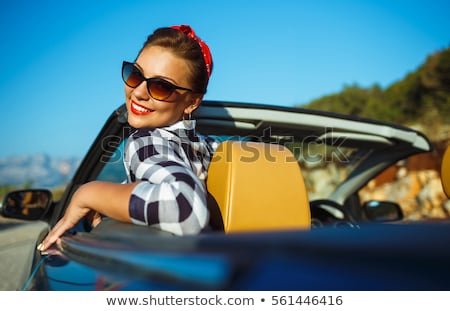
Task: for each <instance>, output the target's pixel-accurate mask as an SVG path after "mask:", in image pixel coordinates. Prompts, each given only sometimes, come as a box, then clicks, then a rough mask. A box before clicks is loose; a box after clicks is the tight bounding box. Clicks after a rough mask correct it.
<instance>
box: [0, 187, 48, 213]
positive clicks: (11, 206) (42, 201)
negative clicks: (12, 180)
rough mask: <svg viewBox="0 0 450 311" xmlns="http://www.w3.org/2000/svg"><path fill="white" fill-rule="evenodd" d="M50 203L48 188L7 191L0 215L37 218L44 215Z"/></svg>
mask: <svg viewBox="0 0 450 311" xmlns="http://www.w3.org/2000/svg"><path fill="white" fill-rule="evenodd" d="M51 204H52V193H51V192H50V191H48V190H42V189H30V190H18V191H13V192H10V193H8V194H7V195H6V196H5V199H4V201H3V205H2V216H4V217H9V218H17V219H26V220H37V219H40V218H41V217H43V216H44V215H45V213H46V212H47V211H48V209H49V208H50V206H51Z"/></svg>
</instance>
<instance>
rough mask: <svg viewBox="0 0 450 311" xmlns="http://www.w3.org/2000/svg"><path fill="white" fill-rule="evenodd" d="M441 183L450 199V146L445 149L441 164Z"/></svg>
mask: <svg viewBox="0 0 450 311" xmlns="http://www.w3.org/2000/svg"><path fill="white" fill-rule="evenodd" d="M441 181H442V187H443V188H444V192H445V194H446V195H447V197H448V198H450V145H449V146H447V149H445V152H444V156H443V157H442V163H441Z"/></svg>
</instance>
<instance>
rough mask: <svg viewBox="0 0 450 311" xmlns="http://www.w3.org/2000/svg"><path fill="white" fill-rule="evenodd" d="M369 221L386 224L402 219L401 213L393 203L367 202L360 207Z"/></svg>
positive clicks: (398, 207)
mask: <svg viewBox="0 0 450 311" xmlns="http://www.w3.org/2000/svg"><path fill="white" fill-rule="evenodd" d="M362 208H363V210H364V212H365V215H366V217H367V219H368V220H369V221H376V222H386V221H396V220H401V219H403V212H402V209H401V207H400V205H398V204H397V203H395V202H391V201H367V202H365V203H364V204H363V206H362Z"/></svg>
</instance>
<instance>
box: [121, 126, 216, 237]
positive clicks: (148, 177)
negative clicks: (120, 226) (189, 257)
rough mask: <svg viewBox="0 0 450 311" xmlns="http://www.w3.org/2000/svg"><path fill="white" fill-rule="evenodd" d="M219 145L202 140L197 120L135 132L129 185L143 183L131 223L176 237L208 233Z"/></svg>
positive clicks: (128, 152) (132, 204)
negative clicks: (211, 174) (209, 185)
mask: <svg viewBox="0 0 450 311" xmlns="http://www.w3.org/2000/svg"><path fill="white" fill-rule="evenodd" d="M216 147H217V143H215V142H214V141H211V140H208V139H201V138H200V137H199V135H198V133H196V131H195V121H193V120H190V121H179V122H177V123H175V124H173V125H171V126H168V127H164V128H155V129H148V128H147V129H138V130H136V131H135V132H133V133H132V134H131V135H130V137H129V139H128V141H127V145H126V148H125V155H124V161H125V168H126V171H127V175H128V182H135V181H141V182H140V183H139V184H138V185H137V186H136V187H135V188H134V190H133V192H132V194H131V197H130V201H129V213H130V217H131V220H132V222H133V223H135V224H139V225H149V226H152V227H156V228H160V229H161V230H164V231H168V232H171V233H173V234H176V235H184V234H195V233H199V232H200V231H201V230H202V229H204V228H205V227H206V226H207V225H208V224H209V211H208V208H207V205H206V195H207V192H206V185H205V180H206V175H207V169H208V166H209V163H210V161H211V157H212V154H213V152H214V150H215V148H216Z"/></svg>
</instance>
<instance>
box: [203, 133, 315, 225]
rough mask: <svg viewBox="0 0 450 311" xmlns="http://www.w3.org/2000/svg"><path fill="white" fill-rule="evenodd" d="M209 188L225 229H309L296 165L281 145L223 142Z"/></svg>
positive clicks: (211, 170)
mask: <svg viewBox="0 0 450 311" xmlns="http://www.w3.org/2000/svg"><path fill="white" fill-rule="evenodd" d="M207 188H208V191H209V193H210V194H211V196H212V197H213V198H214V199H215V202H216V203H217V205H218V207H219V209H220V214H221V217H222V222H223V229H224V231H225V232H244V231H267V230H292V229H309V228H310V225H311V215H310V209H309V200H308V195H307V191H306V187H305V183H304V179H303V176H302V173H301V169H300V166H299V164H298V162H297V160H296V159H295V157H294V155H293V154H292V152H291V151H290V150H289V149H287V148H286V147H284V146H281V145H276V144H266V143H259V142H245V141H225V142H223V143H222V144H221V145H220V146H219V147H218V148H217V150H216V152H215V154H214V157H213V159H212V161H211V164H210V167H209V170H208V179H207Z"/></svg>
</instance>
